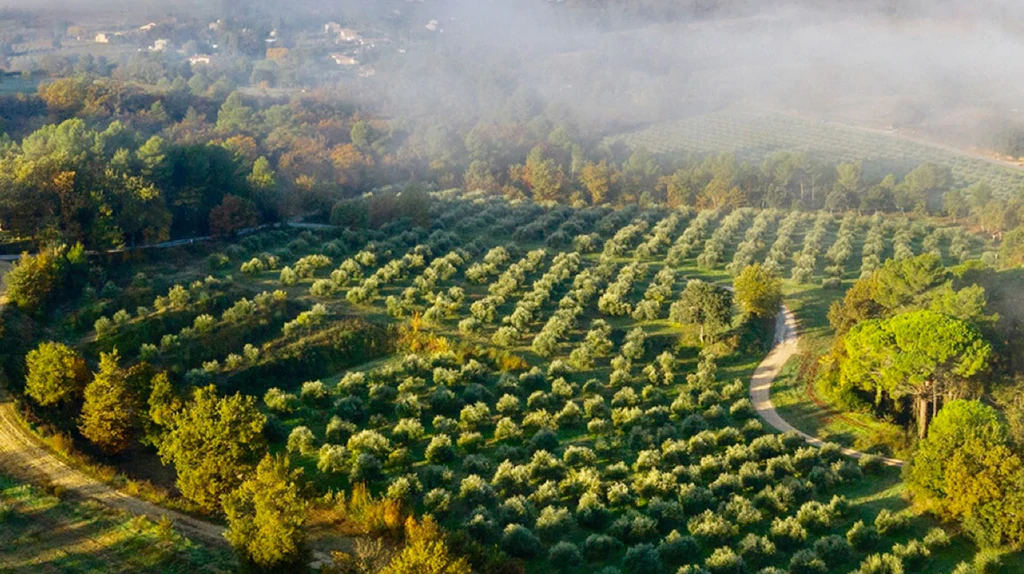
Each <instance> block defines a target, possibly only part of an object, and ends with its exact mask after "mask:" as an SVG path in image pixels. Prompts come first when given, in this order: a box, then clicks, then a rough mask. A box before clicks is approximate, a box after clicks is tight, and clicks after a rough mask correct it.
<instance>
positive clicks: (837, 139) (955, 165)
mask: <svg viewBox="0 0 1024 574" xmlns="http://www.w3.org/2000/svg"><path fill="white" fill-rule="evenodd" d="M611 140H612V141H621V142H624V143H626V144H628V145H630V146H640V147H645V148H647V149H648V150H650V151H651V152H653V153H659V154H661V153H664V154H678V153H689V152H692V153H699V154H708V153H720V152H723V151H733V152H736V153H737V154H739V155H740V156H741V157H744V158H748V159H751V160H754V161H760V160H761V159H762V158H763V157H764V156H766V155H769V154H771V153H772V152H774V151H778V150H791V151H804V152H808V153H810V154H811V155H815V156H822V157H824V158H827V159H829V160H841V161H858V160H860V161H863V162H864V164H865V171H866V173H869V174H873V175H877V177H879V178H881V177H882V176H883V175H885V173H887V172H889V171H892V172H896V173H899V172H906V171H909V170H911V169H913V168H914V167H916V166H918V165H920V164H921V163H924V162H933V163H936V164H939V165H943V166H947V167H949V168H950V170H951V172H952V174H953V179H954V183H955V184H956V185H960V186H967V185H970V184H972V183H975V182H978V181H985V182H988V183H989V185H991V186H992V188H993V189H994V190H996V193H997V194H999V195H1008V194H1009V193H1011V192H1016V191H1018V190H1019V189H1020V188H1021V187H1022V185H1024V172H1022V171H1019V170H1014V169H1012V168H1009V167H1004V166H1000V165H998V164H995V163H992V162H988V161H985V160H982V159H978V158H973V157H968V156H965V155H958V154H956V153H954V152H952V151H947V150H945V149H942V148H939V147H934V146H929V145H926V144H924V143H918V142H913V141H908V140H904V139H898V138H896V137H894V136H887V135H884V134H875V133H869V132H866V131H861V130H857V129H854V128H848V127H844V126H841V125H837V124H830V123H825V122H816V121H813V120H809V119H803V118H798V117H794V116H789V115H783V114H778V113H770V112H762V111H753V110H745V109H732V108H730V109H725V110H721V111H717V112H713V113H709V114H705V115H700V116H694V117H690V118H686V119H684V120H680V121H677V122H672V123H666V124H659V125H655V126H652V127H649V128H646V129H643V130H640V131H637V132H633V133H628V134H623V135H620V136H616V137H614V138H611Z"/></svg>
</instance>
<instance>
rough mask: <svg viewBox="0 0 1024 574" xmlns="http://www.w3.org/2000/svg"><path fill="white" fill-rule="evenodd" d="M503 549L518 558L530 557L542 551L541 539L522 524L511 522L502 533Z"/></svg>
mask: <svg viewBox="0 0 1024 574" xmlns="http://www.w3.org/2000/svg"><path fill="white" fill-rule="evenodd" d="M501 549H502V550H504V551H505V552H508V553H509V554H510V555H511V556H514V557H516V558H525V559H530V558H533V557H535V556H537V555H538V554H540V551H541V544H540V540H539V539H538V538H537V537H536V536H535V535H534V534H533V532H531V531H530V529H529V528H527V527H525V526H523V525H521V524H509V525H508V526H506V527H505V530H504V531H503V532H502V534H501Z"/></svg>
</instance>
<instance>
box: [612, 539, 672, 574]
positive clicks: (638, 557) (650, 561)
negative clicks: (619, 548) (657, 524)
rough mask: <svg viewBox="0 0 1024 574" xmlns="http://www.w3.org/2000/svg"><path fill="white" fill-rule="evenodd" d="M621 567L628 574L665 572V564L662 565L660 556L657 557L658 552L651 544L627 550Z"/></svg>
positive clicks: (658, 573) (657, 573)
mask: <svg viewBox="0 0 1024 574" xmlns="http://www.w3.org/2000/svg"><path fill="white" fill-rule="evenodd" d="M622 566H623V568H625V569H626V570H627V571H628V572H645V573H649V574H661V573H662V572H664V571H665V564H664V563H662V561H661V556H659V555H658V550H657V548H655V547H654V545H653V544H637V545H636V546H631V547H630V548H629V550H626V556H625V557H624V558H623V559H622Z"/></svg>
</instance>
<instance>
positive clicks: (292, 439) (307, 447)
mask: <svg viewBox="0 0 1024 574" xmlns="http://www.w3.org/2000/svg"><path fill="white" fill-rule="evenodd" d="M314 441H315V439H314V437H313V431H311V430H309V428H307V427H304V426H298V427H295V428H293V429H292V432H291V433H290V434H289V435H288V452H298V453H300V454H304V455H306V454H312V453H313V443H314Z"/></svg>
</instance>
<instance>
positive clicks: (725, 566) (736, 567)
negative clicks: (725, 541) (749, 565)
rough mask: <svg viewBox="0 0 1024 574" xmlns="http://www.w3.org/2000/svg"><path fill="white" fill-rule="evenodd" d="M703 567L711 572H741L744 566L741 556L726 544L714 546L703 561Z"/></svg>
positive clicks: (723, 573)
mask: <svg viewBox="0 0 1024 574" xmlns="http://www.w3.org/2000/svg"><path fill="white" fill-rule="evenodd" d="M704 567H705V568H707V569H708V572H710V573H711V574H743V572H744V570H745V568H746V566H745V564H744V563H743V558H742V557H741V556H739V555H738V554H736V552H734V551H733V549H732V548H729V547H728V546H723V547H722V548H716V549H715V551H714V552H712V553H711V556H709V557H708V559H707V560H705V561H704Z"/></svg>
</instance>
